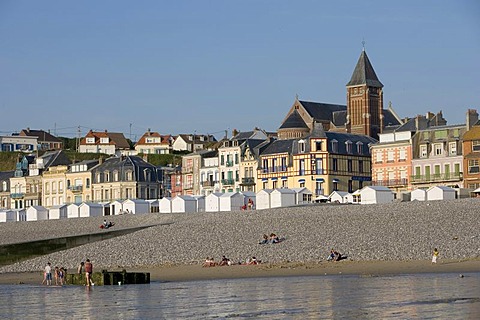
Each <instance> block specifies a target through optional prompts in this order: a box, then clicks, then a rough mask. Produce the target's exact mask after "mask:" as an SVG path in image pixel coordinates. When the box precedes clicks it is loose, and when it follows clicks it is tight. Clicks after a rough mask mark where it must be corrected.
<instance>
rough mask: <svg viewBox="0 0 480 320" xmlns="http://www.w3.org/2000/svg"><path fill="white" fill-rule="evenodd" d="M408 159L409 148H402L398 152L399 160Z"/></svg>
mask: <svg viewBox="0 0 480 320" xmlns="http://www.w3.org/2000/svg"><path fill="white" fill-rule="evenodd" d="M405 160H407V150H405V149H400V150H399V152H398V161H405Z"/></svg>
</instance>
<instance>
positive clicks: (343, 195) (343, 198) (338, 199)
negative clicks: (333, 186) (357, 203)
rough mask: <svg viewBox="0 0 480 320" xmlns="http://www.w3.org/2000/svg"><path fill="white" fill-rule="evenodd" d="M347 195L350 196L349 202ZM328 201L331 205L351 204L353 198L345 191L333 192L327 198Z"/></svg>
mask: <svg viewBox="0 0 480 320" xmlns="http://www.w3.org/2000/svg"><path fill="white" fill-rule="evenodd" d="M349 195H350V198H352V199H351V201H350V199H349V197H348V196H349ZM328 199H329V201H330V202H333V203H352V202H353V197H351V194H350V193H348V192H346V191H333V192H332V193H330V195H329V196H328Z"/></svg>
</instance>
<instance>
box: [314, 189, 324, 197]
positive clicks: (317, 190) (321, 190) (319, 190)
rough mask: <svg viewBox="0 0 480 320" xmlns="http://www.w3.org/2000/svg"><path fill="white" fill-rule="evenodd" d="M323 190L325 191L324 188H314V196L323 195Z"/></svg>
mask: <svg viewBox="0 0 480 320" xmlns="http://www.w3.org/2000/svg"><path fill="white" fill-rule="evenodd" d="M324 192H325V189H315V195H316V196H320V195H322V196H323V195H324Z"/></svg>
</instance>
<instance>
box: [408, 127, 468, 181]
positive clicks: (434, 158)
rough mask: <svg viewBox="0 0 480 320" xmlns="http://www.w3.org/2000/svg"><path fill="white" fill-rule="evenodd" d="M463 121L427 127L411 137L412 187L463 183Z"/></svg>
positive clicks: (464, 128) (464, 129)
mask: <svg viewBox="0 0 480 320" xmlns="http://www.w3.org/2000/svg"><path fill="white" fill-rule="evenodd" d="M465 131H466V127H465V125H464V124H462V125H451V126H438V127H430V128H428V129H425V130H419V131H417V133H416V134H415V135H414V136H413V138H412V151H413V157H412V168H413V173H412V176H411V179H410V184H411V189H417V188H421V189H427V188H429V187H431V186H449V187H457V188H458V187H460V188H462V187H463V155H462V137H463V135H464V133H465Z"/></svg>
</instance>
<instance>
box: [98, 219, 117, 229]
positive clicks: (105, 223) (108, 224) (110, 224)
mask: <svg viewBox="0 0 480 320" xmlns="http://www.w3.org/2000/svg"><path fill="white" fill-rule="evenodd" d="M114 225H115V222H112V221H107V219H105V220H103V223H102V225H101V226H100V228H101V229H108V228H111V227H113V226H114Z"/></svg>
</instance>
